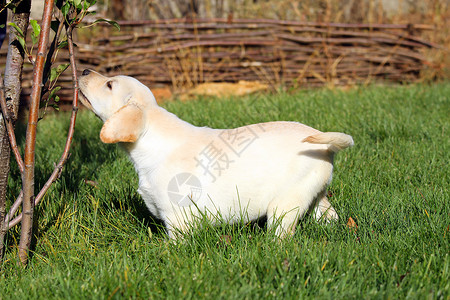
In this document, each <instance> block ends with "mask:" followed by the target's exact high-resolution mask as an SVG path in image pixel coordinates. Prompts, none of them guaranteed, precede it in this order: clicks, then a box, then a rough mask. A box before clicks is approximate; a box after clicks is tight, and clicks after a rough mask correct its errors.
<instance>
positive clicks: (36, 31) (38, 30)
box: [30, 20, 41, 45]
mask: <svg viewBox="0 0 450 300" xmlns="http://www.w3.org/2000/svg"><path fill="white" fill-rule="evenodd" d="M30 24H31V28H32V29H33V31H32V32H31V41H32V43H33V45H34V44H37V43H38V41H39V35H40V34H41V26H40V25H39V24H38V22H37V21H36V20H30Z"/></svg>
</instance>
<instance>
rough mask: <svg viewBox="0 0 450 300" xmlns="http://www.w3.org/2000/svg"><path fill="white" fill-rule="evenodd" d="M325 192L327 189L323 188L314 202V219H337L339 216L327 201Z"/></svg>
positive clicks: (328, 220)
mask: <svg viewBox="0 0 450 300" xmlns="http://www.w3.org/2000/svg"><path fill="white" fill-rule="evenodd" d="M326 194H327V191H326V190H325V191H324V192H322V193H321V194H319V196H318V197H317V200H316V204H315V206H314V208H313V215H314V219H316V221H320V220H325V221H327V222H330V221H337V220H338V219H339V216H338V214H337V213H336V210H335V209H334V208H333V206H331V203H330V202H329V201H328V199H327V196H326Z"/></svg>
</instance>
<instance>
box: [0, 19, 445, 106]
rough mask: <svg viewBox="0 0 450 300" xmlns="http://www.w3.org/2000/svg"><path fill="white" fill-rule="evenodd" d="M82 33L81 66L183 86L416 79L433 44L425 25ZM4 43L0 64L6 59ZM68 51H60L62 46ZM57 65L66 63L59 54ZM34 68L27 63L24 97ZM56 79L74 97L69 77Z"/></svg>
mask: <svg viewBox="0 0 450 300" xmlns="http://www.w3.org/2000/svg"><path fill="white" fill-rule="evenodd" d="M119 24H120V27H121V30H120V31H118V30H116V29H114V28H113V27H111V26H105V25H101V26H97V27H90V28H89V29H87V30H85V32H84V34H86V36H88V35H89V38H87V37H85V36H84V34H83V31H81V32H80V33H79V36H78V42H77V56H76V59H77V63H78V67H79V69H80V71H81V70H83V69H85V68H90V69H94V70H96V71H98V72H101V73H102V74H105V75H117V74H125V75H129V76H134V77H136V78H137V79H139V80H141V81H142V82H143V83H145V84H146V85H148V86H149V87H160V86H170V87H171V88H173V89H174V90H178V91H181V90H186V89H189V88H192V87H194V86H196V85H198V84H200V83H203V82H238V81H240V80H246V81H259V82H262V83H266V84H269V85H270V86H271V87H273V88H274V89H276V88H278V87H279V86H289V87H311V86H321V85H332V86H337V85H352V84H355V83H368V82H373V81H379V80H382V81H393V82H414V81H417V80H418V79H419V76H420V73H421V71H422V70H424V69H426V68H427V67H429V65H430V63H429V62H428V61H427V59H426V58H425V57H424V55H423V51H424V50H426V49H430V48H436V47H438V46H436V45H433V44H432V43H429V42H427V41H424V40H422V39H421V38H420V35H421V33H422V32H423V31H425V30H432V29H433V27H432V26H429V25H420V24H408V25H392V24H391V25H389V24H340V23H314V22H291V21H277V20H266V19H262V20H243V19H195V20H193V19H191V20H186V19H171V20H158V21H122V22H119ZM5 48H6V47H3V49H2V51H1V52H0V63H1V64H4V62H5V59H6V49H5ZM65 51H66V50H64V49H63V50H61V52H65ZM58 57H59V58H58V59H57V62H56V64H59V63H67V62H68V61H65V59H62V58H66V57H67V55H66V53H61V54H60V55H59V56H58ZM31 78H32V66H31V65H28V66H25V69H24V83H23V95H24V98H26V97H27V95H28V94H29V92H30V89H31V86H30V82H31ZM58 85H60V86H62V89H61V90H60V91H59V95H60V97H61V100H63V101H67V100H70V97H71V90H70V89H71V87H72V83H71V76H70V75H69V74H67V75H66V74H63V75H62V76H61V77H60V78H59V83H58Z"/></svg>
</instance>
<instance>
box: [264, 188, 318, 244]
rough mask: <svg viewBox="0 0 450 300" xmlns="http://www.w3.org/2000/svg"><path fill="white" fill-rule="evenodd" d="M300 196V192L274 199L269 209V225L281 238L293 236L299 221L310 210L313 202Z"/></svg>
mask: <svg viewBox="0 0 450 300" xmlns="http://www.w3.org/2000/svg"><path fill="white" fill-rule="evenodd" d="M310 198H311V199H308V198H307V197H304V196H303V197H302V196H299V193H298V190H296V191H295V192H293V193H287V194H286V195H283V197H277V198H275V199H273V200H272V201H271V202H270V203H269V206H268V208H267V225H268V227H269V228H273V229H275V235H277V236H278V237H280V238H285V237H289V236H292V235H293V234H294V232H295V227H296V226H297V223H298V220H299V219H300V218H301V217H302V216H303V215H304V213H305V212H306V211H307V210H308V207H309V206H310V204H311V201H312V200H313V199H312V197H310Z"/></svg>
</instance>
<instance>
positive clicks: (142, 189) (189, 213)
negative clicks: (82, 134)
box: [80, 72, 353, 237]
mask: <svg viewBox="0 0 450 300" xmlns="http://www.w3.org/2000/svg"><path fill="white" fill-rule="evenodd" d="M85 73H87V72H85ZM80 87H81V92H82V94H83V95H84V97H83V98H82V101H83V103H84V104H85V105H86V106H88V107H89V108H90V109H91V110H93V111H94V112H95V113H96V114H97V115H98V116H99V117H100V118H101V119H102V120H103V121H104V122H105V124H104V126H103V128H102V132H101V139H102V140H103V141H104V142H108V143H111V142H112V143H114V142H124V143H123V145H124V148H125V149H126V151H127V152H128V154H129V156H130V158H131V160H132V162H133V163H134V166H135V168H136V171H137V173H138V175H139V190H138V191H139V193H140V194H141V195H142V197H143V199H144V201H145V203H146V205H147V207H148V208H149V210H150V212H151V213H152V214H154V215H155V216H156V217H158V218H160V219H162V220H163V221H164V223H165V225H166V227H167V230H168V233H169V236H171V237H174V230H175V229H179V230H181V231H183V230H184V229H185V228H186V224H187V223H190V222H192V220H193V219H195V216H198V215H200V214H205V215H207V216H208V217H210V218H211V219H212V220H213V219H214V216H216V215H217V214H219V213H220V215H221V216H222V217H223V218H225V220H227V221H229V222H235V221H238V220H240V219H242V218H244V219H245V220H255V219H257V218H259V217H261V216H267V219H268V222H269V225H271V226H275V227H276V233H277V234H278V235H279V236H284V235H286V234H292V233H293V232H294V230H295V226H296V223H297V221H298V219H299V218H301V217H302V216H303V214H304V213H305V212H306V211H308V210H309V209H313V210H314V216H315V218H316V219H320V218H321V217H324V218H325V219H327V220H331V219H337V218H338V216H337V214H336V211H335V210H334V208H333V207H332V206H331V205H330V203H329V202H328V201H327V198H326V193H327V186H328V185H329V184H330V181H331V177H332V170H333V155H334V153H335V152H337V151H338V150H340V149H344V148H346V147H349V146H351V145H353V140H352V138H351V137H350V136H348V135H345V134H343V133H322V132H320V131H318V130H316V129H313V128H311V127H308V126H306V125H303V124H300V123H296V122H269V123H261V124H256V125H248V126H245V127H240V128H237V129H211V128H206V127H196V126H193V125H191V124H189V123H187V122H185V121H183V120H181V119H179V118H178V117H177V116H175V115H174V114H172V113H170V112H168V111H166V110H165V109H163V108H161V107H159V106H158V105H157V104H156V101H155V98H154V97H153V94H152V93H151V91H150V90H149V89H148V88H147V87H145V86H144V85H143V84H141V83H140V82H139V81H137V80H135V79H133V78H131V77H126V76H116V77H112V78H107V77H104V76H102V75H100V74H98V73H95V72H90V73H89V74H85V75H83V76H81V79H80ZM211 157H215V160H213V159H210V158H211ZM208 162H210V163H213V164H211V165H209V167H208V166H207V163H208ZM205 166H207V167H205ZM179 174H187V177H188V178H190V179H197V180H198V182H200V185H199V186H200V187H201V194H200V193H197V192H196V190H191V189H189V188H186V186H185V188H186V189H185V190H180V194H181V195H182V196H185V197H184V200H185V201H184V202H183V203H182V204H183V205H178V204H177V203H176V201H174V198H173V195H174V194H173V193H170V190H173V186H174V185H173V183H174V182H175V183H176V182H177V181H176V180H177V179H180V178H183V176H182V175H179ZM177 175H178V176H177ZM178 183H180V182H178ZM175 194H176V193H175ZM186 199H187V201H188V203H187V204H186Z"/></svg>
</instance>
